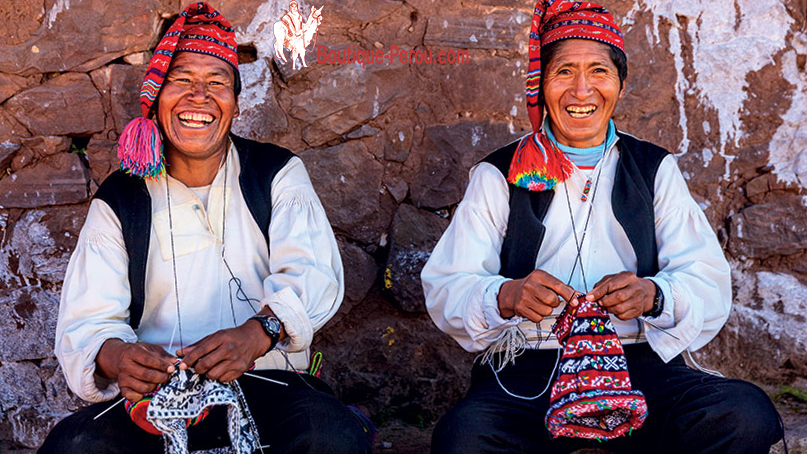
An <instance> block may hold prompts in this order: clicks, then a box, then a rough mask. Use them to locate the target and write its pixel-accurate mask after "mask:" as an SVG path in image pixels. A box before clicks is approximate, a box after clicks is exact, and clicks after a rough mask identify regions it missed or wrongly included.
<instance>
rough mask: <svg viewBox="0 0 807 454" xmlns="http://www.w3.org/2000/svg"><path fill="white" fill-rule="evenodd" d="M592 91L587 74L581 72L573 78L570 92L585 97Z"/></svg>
mask: <svg viewBox="0 0 807 454" xmlns="http://www.w3.org/2000/svg"><path fill="white" fill-rule="evenodd" d="M592 91H593V88H592V84H591V81H590V80H589V78H588V76H587V75H586V74H585V73H583V74H578V75H577V76H576V77H575V78H574V83H573V85H572V94H573V95H574V96H575V97H577V98H579V99H585V98H587V97H588V96H589V95H590V94H591V92H592Z"/></svg>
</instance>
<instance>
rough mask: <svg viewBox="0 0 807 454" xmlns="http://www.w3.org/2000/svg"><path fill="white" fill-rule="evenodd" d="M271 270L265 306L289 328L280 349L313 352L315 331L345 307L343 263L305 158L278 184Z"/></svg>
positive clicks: (283, 171)
mask: <svg viewBox="0 0 807 454" xmlns="http://www.w3.org/2000/svg"><path fill="white" fill-rule="evenodd" d="M269 242H270V244H269V267H270V272H271V274H270V275H269V277H267V278H266V279H265V280H264V283H263V286H264V294H265V297H264V299H263V301H262V303H263V304H265V305H269V307H270V308H271V309H272V311H273V312H274V313H275V315H276V316H277V317H278V319H280V321H281V322H282V323H283V327H284V328H285V330H286V334H287V335H288V337H287V338H286V339H285V340H284V342H282V343H281V344H280V345H279V346H278V348H280V349H282V350H285V351H287V352H299V351H303V350H305V349H307V348H308V347H309V345H310V344H311V340H312V339H313V337H314V332H316V331H317V330H318V329H320V328H321V327H322V326H323V325H324V324H325V322H327V321H328V320H329V319H330V318H331V317H333V315H334V314H336V311H337V310H338V309H339V306H340V305H341V304H342V297H343V295H344V289H345V286H344V277H343V271H342V259H341V258H340V256H339V248H338V246H337V244H336V238H335V237H334V234H333V230H332V229H331V225H330V223H329V222H328V218H327V217H326V215H325V209H324V208H323V207H322V203H320V200H319V198H318V197H317V194H316V192H314V187H313V186H312V185H311V180H310V179H309V177H308V173H307V172H306V170H305V166H304V165H303V162H302V161H301V160H300V159H299V158H296V157H295V158H292V159H291V161H289V163H288V164H287V165H286V166H285V167H284V168H283V169H281V170H280V172H278V173H277V175H276V176H275V179H274V181H273V182H272V221H271V223H270V225H269Z"/></svg>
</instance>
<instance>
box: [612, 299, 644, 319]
mask: <svg viewBox="0 0 807 454" xmlns="http://www.w3.org/2000/svg"><path fill="white" fill-rule="evenodd" d="M606 310H607V311H608V312H609V313H611V314H614V315H615V316H616V318H618V319H620V320H632V319H634V318H636V317H639V316H640V315H642V310H641V305H638V304H637V303H636V302H635V301H628V302H625V303H621V304H618V305H615V306H611V307H608V308H606Z"/></svg>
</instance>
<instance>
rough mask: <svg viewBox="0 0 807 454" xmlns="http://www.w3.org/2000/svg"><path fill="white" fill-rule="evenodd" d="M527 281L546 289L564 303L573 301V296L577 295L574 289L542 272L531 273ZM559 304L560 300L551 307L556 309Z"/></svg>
mask: <svg viewBox="0 0 807 454" xmlns="http://www.w3.org/2000/svg"><path fill="white" fill-rule="evenodd" d="M527 279H528V281H529V282H531V283H537V284H539V285H540V286H542V287H546V288H548V289H549V290H551V291H553V292H554V293H555V294H556V295H558V296H560V297H561V298H563V299H564V300H565V301H572V300H574V296H575V295H576V294H577V291H575V289H574V288H572V287H570V286H568V285H566V284H564V283H563V281H561V280H560V279H558V278H556V277H555V276H553V275H551V274H549V273H547V272H545V271H543V270H535V271H533V272H532V273H530V275H529V276H528V277H527ZM559 304H560V300H557V304H555V305H554V306H553V307H557V306H558V305H559Z"/></svg>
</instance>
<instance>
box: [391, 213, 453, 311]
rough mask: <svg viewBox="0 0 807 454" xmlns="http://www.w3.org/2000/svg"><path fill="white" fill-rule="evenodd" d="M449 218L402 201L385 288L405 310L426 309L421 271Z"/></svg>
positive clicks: (392, 234) (393, 222) (395, 223)
mask: <svg viewBox="0 0 807 454" xmlns="http://www.w3.org/2000/svg"><path fill="white" fill-rule="evenodd" d="M446 227H448V221H447V220H445V219H443V218H441V217H440V216H438V215H437V214H435V213H433V212H429V211H425V210H418V209H417V208H415V207H413V206H412V205H407V204H401V205H400V206H399V207H398V211H396V212H395V218H393V220H392V228H391V234H390V241H391V245H390V250H389V255H388V256H387V266H386V268H385V270H384V288H385V289H386V290H387V291H388V292H389V294H390V295H391V296H392V299H393V301H394V302H395V305H396V307H398V308H399V309H401V310H402V311H404V312H410V313H425V312H426V305H425V304H426V301H425V299H424V298H423V286H422V284H421V282H420V272H421V270H423V265H425V264H426V260H428V259H429V256H430V255H431V251H432V249H434V246H435V245H436V244H437V238H440V235H442V234H443V231H444V230H445V229H446Z"/></svg>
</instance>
